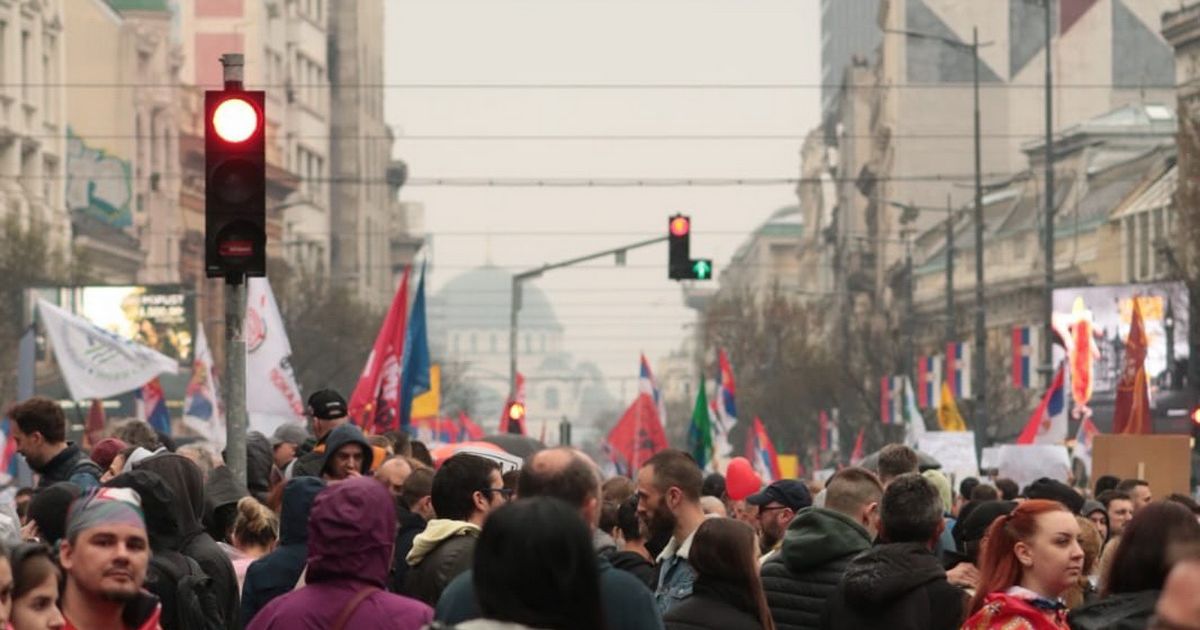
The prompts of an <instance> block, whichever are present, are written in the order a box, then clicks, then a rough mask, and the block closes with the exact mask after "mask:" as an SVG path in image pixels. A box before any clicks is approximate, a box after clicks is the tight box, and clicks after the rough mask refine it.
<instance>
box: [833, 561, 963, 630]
mask: <svg viewBox="0 0 1200 630" xmlns="http://www.w3.org/2000/svg"><path fill="white" fill-rule="evenodd" d="M966 603H967V600H966V593H964V592H963V591H962V590H960V589H958V588H956V587H954V586H951V585H950V583H949V582H947V581H946V572H945V571H944V570H943V569H942V566H941V564H940V563H939V562H938V559H937V557H936V556H934V555H933V552H932V551H930V549H929V547H928V546H927V545H923V544H920V543H896V544H884V545H879V546H878V547H874V548H872V549H871V550H869V551H867V552H865V553H863V554H862V555H860V556H858V557H856V558H855V559H854V560H851V561H850V564H849V566H847V567H846V575H845V576H844V577H843V578H842V582H841V584H839V585H838V588H837V591H836V592H835V593H834V595H833V597H832V598H831V599H830V600H829V605H828V607H826V608H825V612H824V613H823V615H822V617H821V628H823V629H824V630H843V629H844V630H872V629H873V628H878V629H880V630H958V628H959V626H961V625H962V622H963V620H964V619H965V615H964V613H965V612H966V611H965V609H966Z"/></svg>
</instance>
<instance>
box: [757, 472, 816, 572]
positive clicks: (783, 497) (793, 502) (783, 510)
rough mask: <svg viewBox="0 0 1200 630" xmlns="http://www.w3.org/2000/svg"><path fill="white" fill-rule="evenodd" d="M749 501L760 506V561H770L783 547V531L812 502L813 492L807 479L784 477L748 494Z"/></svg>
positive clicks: (758, 528) (758, 525) (758, 526)
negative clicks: (797, 513) (810, 490)
mask: <svg viewBox="0 0 1200 630" xmlns="http://www.w3.org/2000/svg"><path fill="white" fill-rule="evenodd" d="M746 503H749V504H750V505H756V506H758V523H757V527H755V529H757V530H758V534H759V546H760V548H761V551H762V553H763V557H762V560H761V561H760V562H766V561H767V560H769V559H770V556H773V555H775V552H776V551H778V550H779V543H780V542H782V541H783V533H784V532H786V531H787V528H788V525H789V524H790V523H791V522H792V519H793V518H795V517H796V512H799V511H800V510H803V509H804V508H806V507H808V506H810V505H812V494H811V493H810V492H809V491H808V486H806V485H804V482H802V481H798V480H796V479H780V480H779V481H776V482H775V483H773V484H771V485H769V486H767V487H766V488H764V489H763V491H762V492H759V493H758V494H752V495H750V496H748V497H746Z"/></svg>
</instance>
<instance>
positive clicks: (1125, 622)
mask: <svg viewBox="0 0 1200 630" xmlns="http://www.w3.org/2000/svg"><path fill="white" fill-rule="evenodd" d="M1158 595H1159V591H1139V592H1136V593H1115V594H1112V595H1109V596H1108V597H1106V598H1104V599H1101V600H1097V601H1094V602H1092V603H1090V604H1085V605H1083V606H1081V607H1079V608H1076V609H1075V610H1072V611H1071V613H1070V616H1069V617H1068V619H1069V620H1070V622H1071V628H1072V630H1141V629H1142V628H1145V627H1146V623H1147V622H1148V621H1149V620H1150V617H1151V615H1153V614H1154V605H1155V604H1156V603H1157V602H1158Z"/></svg>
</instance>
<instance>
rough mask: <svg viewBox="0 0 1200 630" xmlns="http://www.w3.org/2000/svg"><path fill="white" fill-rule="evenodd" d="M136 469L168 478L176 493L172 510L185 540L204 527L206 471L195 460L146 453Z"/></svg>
mask: <svg viewBox="0 0 1200 630" xmlns="http://www.w3.org/2000/svg"><path fill="white" fill-rule="evenodd" d="M134 470H148V471H150V472H152V473H154V474H156V475H158V476H159V477H162V480H163V481H164V482H166V484H167V487H168V488H170V489H171V491H172V492H174V493H175V501H172V502H171V507H170V510H171V512H173V513H174V516H175V520H176V522H178V523H179V531H180V535H181V536H182V537H183V541H184V544H186V543H187V541H189V540H191V539H192V538H194V537H195V536H196V535H197V534H199V533H201V532H203V531H204V525H203V524H202V523H201V518H202V517H203V516H204V474H203V473H201V472H200V467H199V466H197V465H196V464H195V462H193V461H192V460H190V459H188V458H186V457H184V456H183V455H177V454H175V453H161V454H159V455H155V456H153V457H147V458H146V459H143V460H142V461H141V462H138V464H137V465H136V466H135V467H134Z"/></svg>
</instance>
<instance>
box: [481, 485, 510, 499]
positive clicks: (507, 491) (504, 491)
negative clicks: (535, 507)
mask: <svg viewBox="0 0 1200 630" xmlns="http://www.w3.org/2000/svg"><path fill="white" fill-rule="evenodd" d="M481 492H486V493H488V494H491V493H493V492H499V493H500V496H502V497H504V500H505V501H511V500H512V496H513V489H512V488H484V489H483V490H481Z"/></svg>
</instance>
